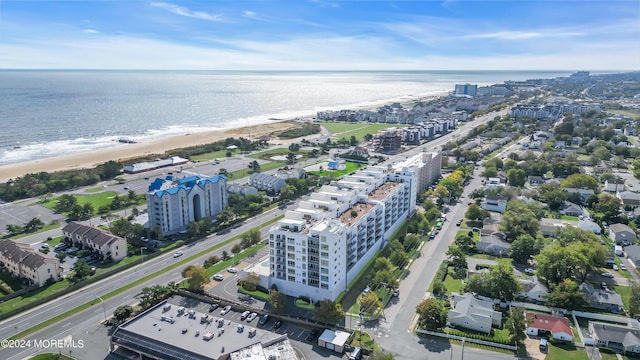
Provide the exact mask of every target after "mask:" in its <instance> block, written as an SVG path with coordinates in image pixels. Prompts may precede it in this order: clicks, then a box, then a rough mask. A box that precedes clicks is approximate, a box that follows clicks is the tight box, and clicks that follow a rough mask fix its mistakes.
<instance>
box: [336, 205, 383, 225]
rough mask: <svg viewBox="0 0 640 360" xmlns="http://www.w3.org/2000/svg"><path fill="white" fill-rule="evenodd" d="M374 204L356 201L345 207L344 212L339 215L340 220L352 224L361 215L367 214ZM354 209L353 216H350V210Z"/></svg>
mask: <svg viewBox="0 0 640 360" xmlns="http://www.w3.org/2000/svg"><path fill="white" fill-rule="evenodd" d="M375 206H376V205H374V204H363V203H357V204H355V205H353V206H352V207H350V208H349V209H347V211H345V212H344V214H342V215H340V221H341V222H342V223H343V224H353V223H356V222H357V221H358V220H360V219H361V218H362V217H363V216H365V215H367V214H368V213H369V211H371V209H373V208H374V207H375ZM352 211H354V214H356V216H355V217H353V216H352V214H351V212H352Z"/></svg>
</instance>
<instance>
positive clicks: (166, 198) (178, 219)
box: [147, 175, 228, 236]
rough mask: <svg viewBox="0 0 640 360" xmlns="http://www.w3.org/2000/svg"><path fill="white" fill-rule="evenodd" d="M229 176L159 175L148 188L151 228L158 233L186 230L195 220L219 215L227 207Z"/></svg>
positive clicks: (213, 217)
mask: <svg viewBox="0 0 640 360" xmlns="http://www.w3.org/2000/svg"><path fill="white" fill-rule="evenodd" d="M227 201H228V199H227V179H226V178H225V177H224V176H221V175H218V176H214V177H204V176H200V175H194V176H188V177H184V178H182V179H177V180H173V179H172V178H171V177H167V178H166V179H160V178H158V179H156V180H155V181H154V182H153V183H151V185H149V191H148V192H147V212H148V214H149V228H150V229H151V230H153V231H156V232H158V235H159V236H164V235H171V234H176V233H178V232H180V231H184V230H186V229H187V227H188V226H189V223H190V222H192V221H198V220H200V219H202V218H205V217H209V218H211V220H215V218H216V216H217V215H218V214H220V213H221V212H222V210H224V209H225V208H226V207H227Z"/></svg>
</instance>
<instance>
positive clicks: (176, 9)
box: [151, 2, 225, 22]
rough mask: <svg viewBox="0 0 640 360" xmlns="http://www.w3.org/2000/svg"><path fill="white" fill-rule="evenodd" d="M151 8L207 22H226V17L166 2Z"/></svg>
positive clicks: (156, 3) (154, 4)
mask: <svg viewBox="0 0 640 360" xmlns="http://www.w3.org/2000/svg"><path fill="white" fill-rule="evenodd" d="M151 6H154V7H157V8H160V9H164V10H167V11H169V12H171V13H174V14H176V15H181V16H186V17H190V18H195V19H200V20H207V21H219V22H222V21H225V19H224V17H223V16H222V15H220V14H210V13H207V12H204V11H193V10H190V9H189V8H187V7H184V6H178V5H175V4H170V3H166V2H152V3H151Z"/></svg>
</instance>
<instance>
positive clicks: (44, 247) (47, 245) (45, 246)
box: [40, 243, 49, 249]
mask: <svg viewBox="0 0 640 360" xmlns="http://www.w3.org/2000/svg"><path fill="white" fill-rule="evenodd" d="M40 247H41V248H43V249H48V248H49V244H47V243H44V244H42V245H41V246H40Z"/></svg>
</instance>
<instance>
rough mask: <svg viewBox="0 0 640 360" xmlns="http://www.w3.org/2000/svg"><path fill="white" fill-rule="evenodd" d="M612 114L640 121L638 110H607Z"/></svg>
mask: <svg viewBox="0 0 640 360" xmlns="http://www.w3.org/2000/svg"><path fill="white" fill-rule="evenodd" d="M608 111H610V112H612V113H614V114H620V115H623V116H628V117H630V118H634V119H640V110H608Z"/></svg>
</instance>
